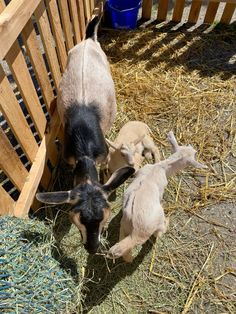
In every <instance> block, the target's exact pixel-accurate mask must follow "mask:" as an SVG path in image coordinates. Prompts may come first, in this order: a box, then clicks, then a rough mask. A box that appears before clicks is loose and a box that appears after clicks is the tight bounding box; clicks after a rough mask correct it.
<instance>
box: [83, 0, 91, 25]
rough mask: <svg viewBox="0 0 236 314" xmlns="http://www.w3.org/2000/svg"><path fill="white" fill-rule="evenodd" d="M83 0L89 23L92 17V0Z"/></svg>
mask: <svg viewBox="0 0 236 314" xmlns="http://www.w3.org/2000/svg"><path fill="white" fill-rule="evenodd" d="M83 1H84V13H85V17H86V23H88V21H89V20H90V17H91V9H90V1H89V0H83Z"/></svg>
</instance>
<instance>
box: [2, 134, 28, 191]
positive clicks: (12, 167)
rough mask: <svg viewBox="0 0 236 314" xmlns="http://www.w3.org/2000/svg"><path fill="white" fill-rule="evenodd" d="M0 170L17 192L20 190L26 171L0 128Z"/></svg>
mask: <svg viewBox="0 0 236 314" xmlns="http://www.w3.org/2000/svg"><path fill="white" fill-rule="evenodd" d="M0 147H1V154H0V168H1V169H3V170H4V172H5V173H6V175H7V176H8V177H9V178H10V180H11V181H12V182H13V183H14V185H15V186H16V187H17V189H18V190H20V191H21V190H22V188H23V185H24V182H25V180H26V178H27V175H28V171H27V170H26V169H25V167H24V166H23V164H22V163H21V161H20V159H19V157H18V155H17V153H16V152H15V151H14V149H13V147H12V146H11V144H10V142H9V140H8V138H7V136H6V135H5V134H4V132H3V130H2V129H1V128H0Z"/></svg>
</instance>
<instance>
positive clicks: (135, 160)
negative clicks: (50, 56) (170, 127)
mask: <svg viewBox="0 0 236 314" xmlns="http://www.w3.org/2000/svg"><path fill="white" fill-rule="evenodd" d="M107 143H108V144H109V146H110V149H109V155H108V162H107V168H108V172H109V175H111V174H112V173H114V172H115V170H117V169H119V168H121V167H124V166H132V167H134V168H135V170H136V171H137V170H138V169H139V168H140V166H141V164H142V162H143V160H144V156H145V157H146V158H147V159H148V160H149V161H151V160H152V157H154V160H155V162H158V161H159V160H160V153H159V150H158V148H157V147H156V145H155V144H154V142H153V139H152V137H151V130H150V128H149V127H148V126H147V124H145V123H144V122H141V121H129V122H127V123H126V124H125V125H124V126H123V127H122V128H121V129H120V131H119V133H118V135H117V137H116V139H115V141H114V142H111V141H109V140H107Z"/></svg>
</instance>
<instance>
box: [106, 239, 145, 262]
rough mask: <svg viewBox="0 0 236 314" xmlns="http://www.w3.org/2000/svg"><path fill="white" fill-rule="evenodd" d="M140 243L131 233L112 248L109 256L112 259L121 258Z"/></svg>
mask: <svg viewBox="0 0 236 314" xmlns="http://www.w3.org/2000/svg"><path fill="white" fill-rule="evenodd" d="M138 243H139V242H138V241H137V239H135V238H132V236H130V235H129V236H127V237H126V238H124V239H123V240H121V241H120V242H118V243H116V244H115V245H113V246H112V247H111V248H110V250H109V251H108V257H109V258H112V259H116V258H119V257H121V256H123V255H125V254H126V253H127V252H128V251H130V250H132V249H133V248H134V246H135V245H136V244H138Z"/></svg>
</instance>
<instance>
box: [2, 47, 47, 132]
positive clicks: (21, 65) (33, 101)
mask: <svg viewBox="0 0 236 314" xmlns="http://www.w3.org/2000/svg"><path fill="white" fill-rule="evenodd" d="M6 61H7V63H8V66H9V68H10V70H11V72H12V74H13V76H14V79H15V81H16V82H17V85H18V88H19V90H20V93H21V96H22V98H23V100H24V103H25V106H26V108H27V110H28V112H29V113H30V116H31V118H32V120H33V121H34V125H35V127H36V129H37V131H38V133H39V135H40V137H41V138H42V137H43V134H44V131H45V127H46V119H45V116H44V113H43V110H42V107H41V104H40V102H39V99H38V96H37V93H36V91H35V88H34V85H33V82H32V79H31V76H30V74H29V71H28V68H27V65H26V63H25V59H24V56H23V54H22V52H21V50H20V47H19V45H18V43H17V42H15V43H14V44H13V45H12V47H11V49H10V50H9V52H8V53H7V55H6Z"/></svg>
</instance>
